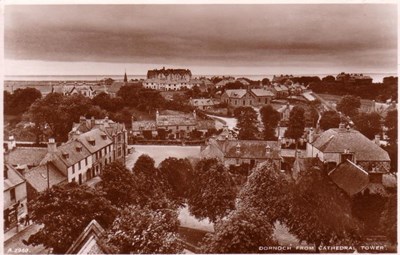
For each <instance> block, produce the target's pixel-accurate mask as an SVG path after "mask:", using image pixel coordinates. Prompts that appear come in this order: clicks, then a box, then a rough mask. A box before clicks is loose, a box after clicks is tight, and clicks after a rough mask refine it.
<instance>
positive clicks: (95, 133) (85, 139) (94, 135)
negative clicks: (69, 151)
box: [78, 128, 112, 154]
mask: <svg viewBox="0 0 400 255" xmlns="http://www.w3.org/2000/svg"><path fill="white" fill-rule="evenodd" d="M102 134H105V138H103V137H102ZM78 140H79V141H80V142H81V143H82V144H83V145H84V147H86V148H87V149H88V150H89V152H90V153H91V154H93V153H95V152H96V151H98V150H100V149H102V148H104V147H106V146H108V145H110V144H112V141H111V139H110V138H109V137H108V135H107V134H106V133H105V132H104V131H101V130H100V129H97V128H96V129H92V130H90V131H88V132H86V133H83V134H80V135H79V136H78ZM90 140H94V141H95V144H94V145H92V144H91V143H89V141H90Z"/></svg>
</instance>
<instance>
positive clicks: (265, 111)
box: [260, 104, 281, 140]
mask: <svg viewBox="0 0 400 255" xmlns="http://www.w3.org/2000/svg"><path fill="white" fill-rule="evenodd" d="M260 114H261V120H262V122H263V124H264V139H265V140H275V139H276V136H275V129H276V127H277V126H278V123H279V121H280V119H281V116H280V114H279V112H278V111H277V110H275V109H274V108H273V107H272V106H271V105H270V104H268V105H266V106H263V107H262V108H261V109H260Z"/></svg>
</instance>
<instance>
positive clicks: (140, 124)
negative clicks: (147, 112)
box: [132, 120, 157, 131]
mask: <svg viewBox="0 0 400 255" xmlns="http://www.w3.org/2000/svg"><path fill="white" fill-rule="evenodd" d="M143 130H152V131H155V130H157V127H156V121H154V120H140V121H132V131H143Z"/></svg>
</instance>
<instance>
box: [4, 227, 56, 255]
mask: <svg viewBox="0 0 400 255" xmlns="http://www.w3.org/2000/svg"><path fill="white" fill-rule="evenodd" d="M41 227H42V226H40V225H37V224H32V225H30V226H28V227H26V228H25V229H23V230H22V231H21V232H19V233H17V234H16V235H14V236H13V237H11V238H10V239H8V240H7V241H5V242H4V254H46V253H47V252H48V251H47V250H46V249H45V248H44V246H43V245H38V246H31V245H29V246H26V245H25V244H23V242H22V240H28V239H29V237H30V236H31V235H32V234H35V233H36V232H37V231H38V230H39V229H40V228H41Z"/></svg>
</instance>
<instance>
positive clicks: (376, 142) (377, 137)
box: [374, 135, 381, 146]
mask: <svg viewBox="0 0 400 255" xmlns="http://www.w3.org/2000/svg"><path fill="white" fill-rule="evenodd" d="M374 141H375V144H376V145H378V146H381V136H380V135H375V140H374Z"/></svg>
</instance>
